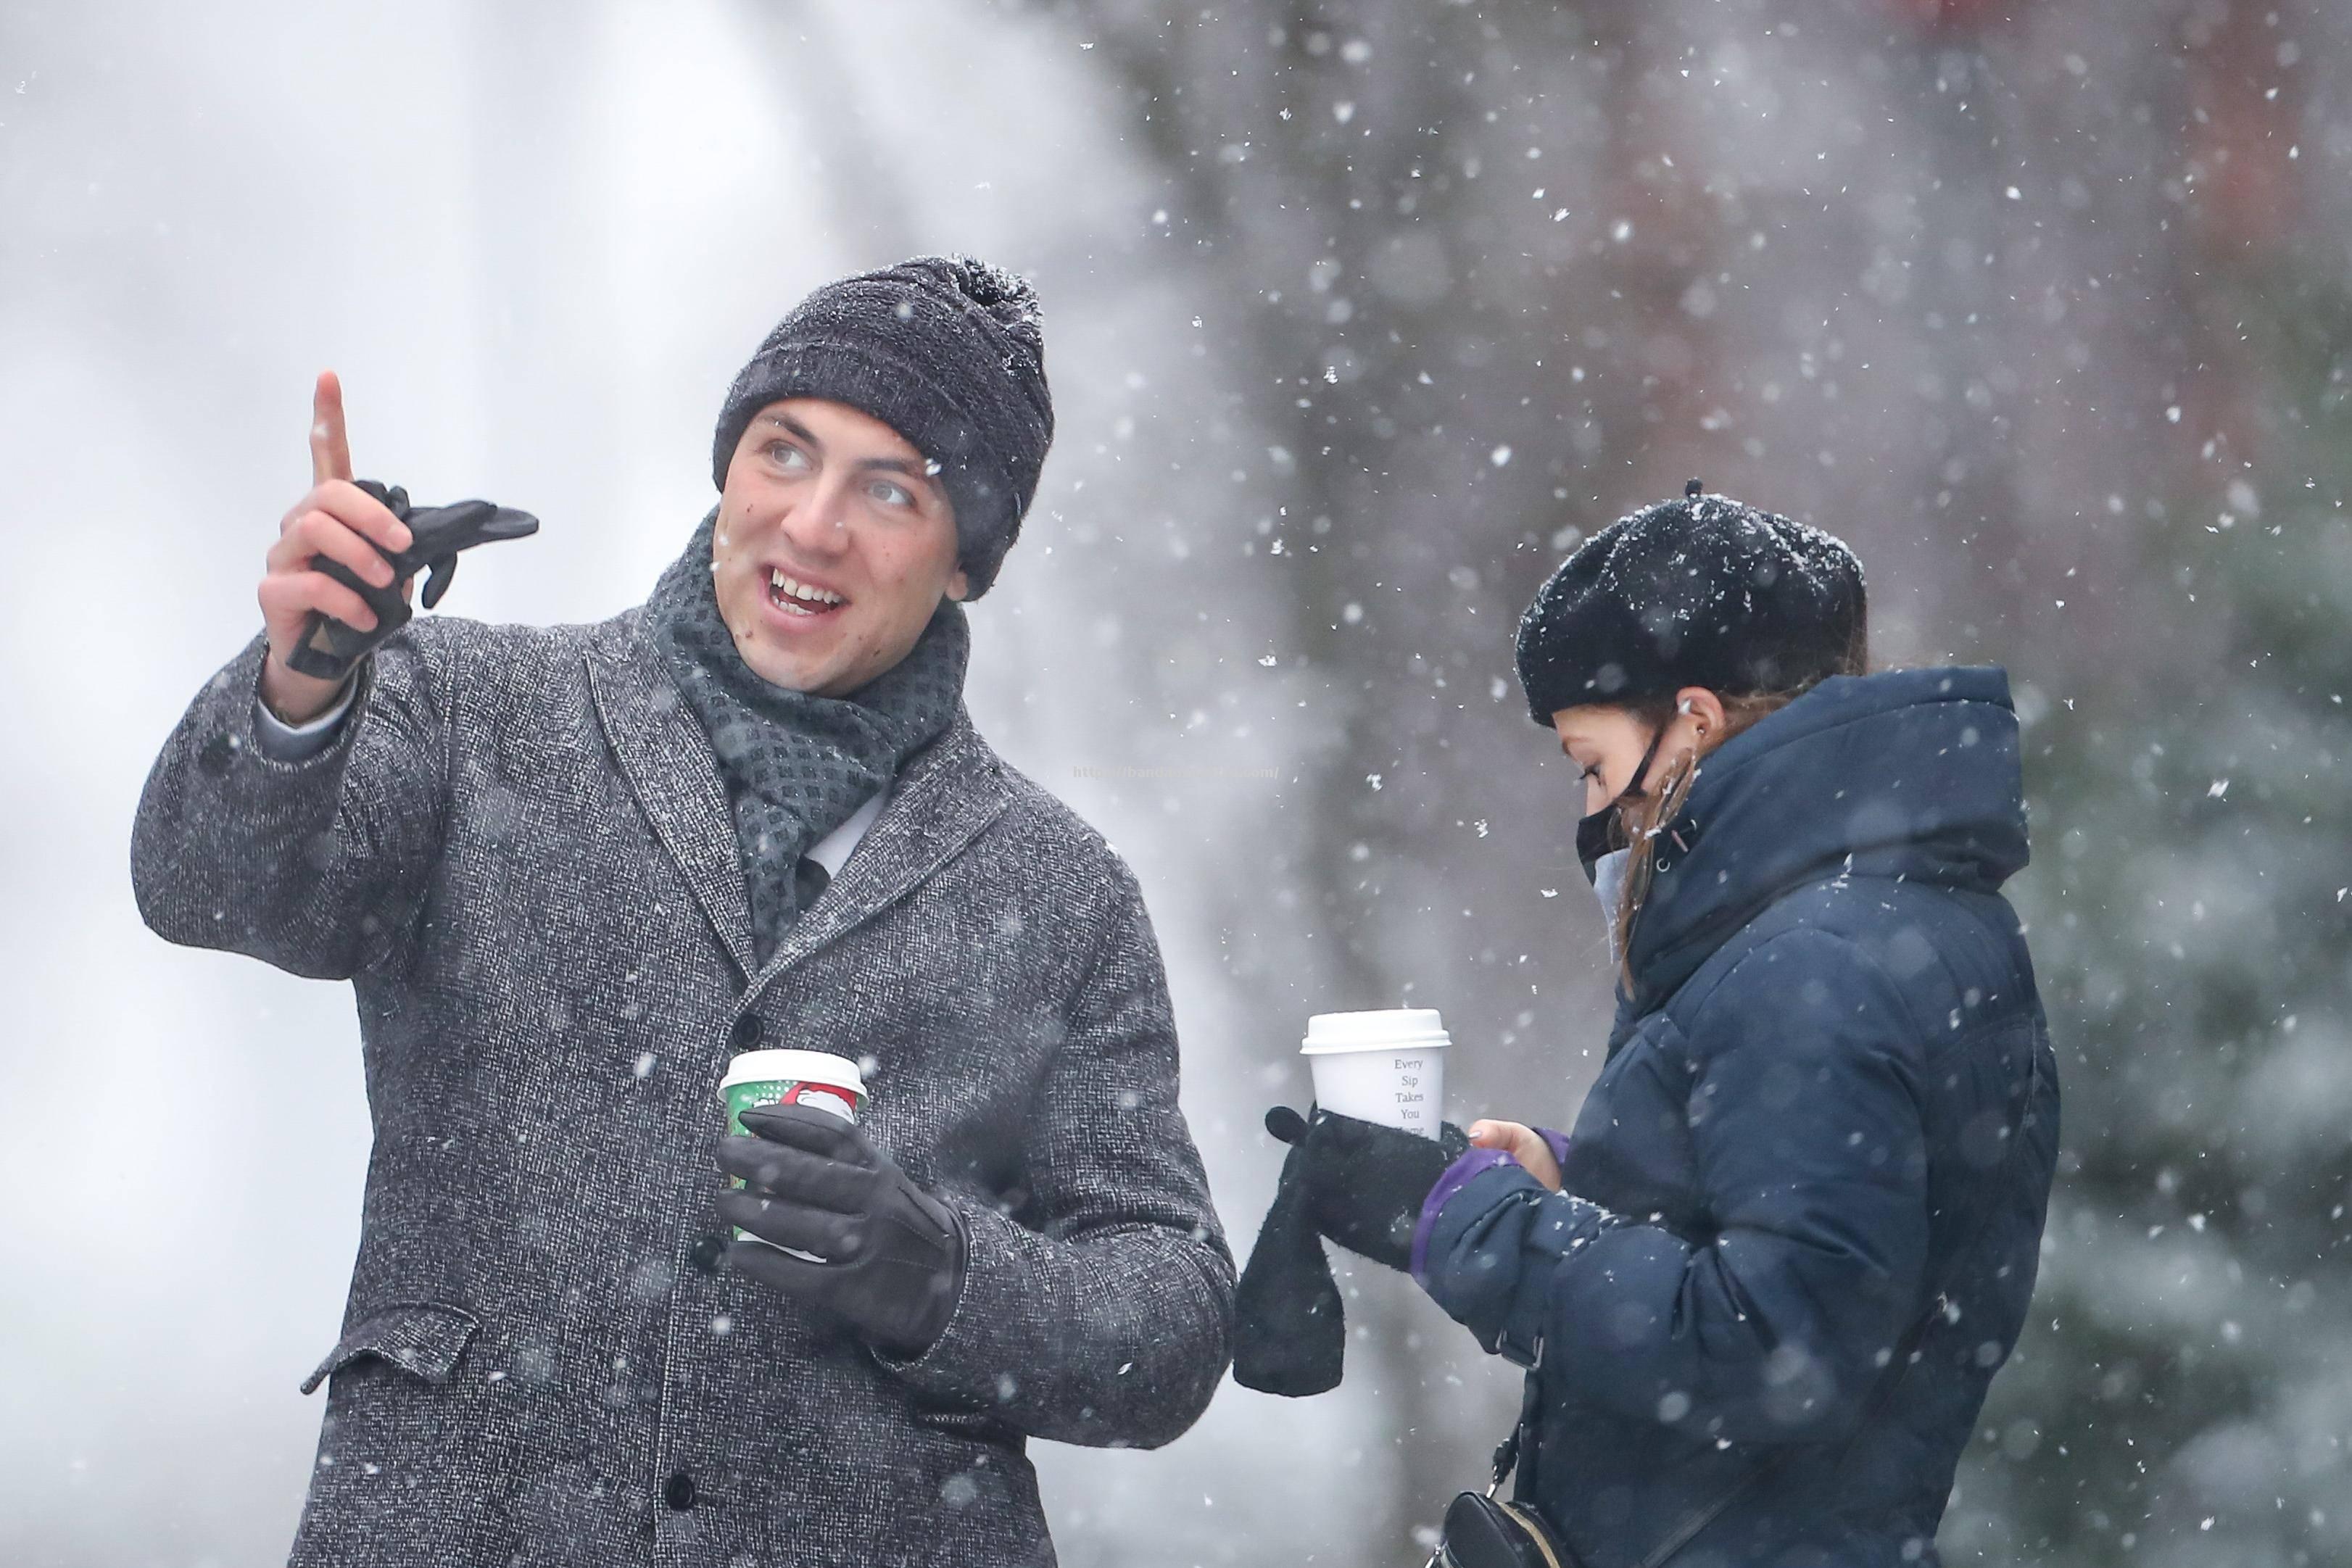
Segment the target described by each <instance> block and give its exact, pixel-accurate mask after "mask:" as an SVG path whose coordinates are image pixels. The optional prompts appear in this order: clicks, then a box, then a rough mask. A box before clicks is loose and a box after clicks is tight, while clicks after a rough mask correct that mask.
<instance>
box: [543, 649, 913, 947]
mask: <svg viewBox="0 0 2352 1568" xmlns="http://www.w3.org/2000/svg"><path fill="white" fill-rule="evenodd" d="M640 619H641V617H640V616H632V617H628V618H625V621H624V622H623V624H624V626H625V627H626V628H627V629H628V630H630V631H633V632H634V631H635V628H636V623H637V622H638V621H639V620H640ZM616 644H617V645H614V644H608V645H606V646H605V647H604V648H602V649H592V650H591V651H590V653H588V655H587V661H588V686H589V690H590V691H591V692H593V694H594V695H595V701H596V714H597V716H598V718H599V719H600V720H601V721H602V722H603V724H604V738H605V739H606V741H607V742H608V743H609V744H610V745H611V746H612V748H613V755H614V757H615V758H619V759H620V764H621V771H622V773H623V774H624V775H625V776H626V777H627V779H628V780H629V788H630V789H632V790H634V791H635V794H636V797H637V803H638V804H639V805H640V806H642V807H643V808H644V809H645V813H646V821H649V822H651V823H652V824H653V830H654V836H655V837H656V838H658V839H659V840H660V841H661V844H662V848H664V849H665V850H667V851H668V852H669V856H670V859H672V860H674V861H676V862H677V869H678V871H679V872H680V873H683V874H684V875H685V877H686V884H687V886H688V887H689V888H691V889H693V891H694V898H695V902H696V903H698V904H701V905H702V913H703V914H704V915H706V916H707V917H708V918H709V921H710V925H711V929H712V930H714V931H716V932H717V933H718V934H719V941H720V942H721V943H723V944H725V946H726V948H727V951H728V953H729V955H730V956H732V957H733V958H734V960H735V967H736V968H737V969H738V970H740V972H742V973H743V974H746V975H749V974H750V973H751V903H750V899H749V896H748V895H747V894H745V892H744V890H743V866H742V862H741V860H740V858H739V852H738V851H737V849H736V843H735V821H734V818H733V816H732V815H731V814H730V812H729V811H728V809H727V788H726V786H725V785H724V784H722V783H720V782H719V759H718V758H717V757H715V756H713V755H712V753H711V750H710V741H709V737H706V736H705V735H704V734H703V733H702V726H701V725H700V724H698V722H696V720H695V717H694V715H693V714H692V713H691V712H690V711H688V708H687V706H686V700H685V699H684V698H683V697H681V696H680V695H678V691H677V683H676V682H674V681H672V680H671V679H670V677H669V672H668V671H667V669H665V668H663V667H662V664H661V659H660V656H659V654H657V653H656V652H655V650H654V648H653V647H652V645H651V644H650V643H647V642H646V639H645V638H644V636H643V635H642V634H639V635H634V636H628V637H626V638H625V639H619V640H616ZM877 826H878V824H877Z"/></svg>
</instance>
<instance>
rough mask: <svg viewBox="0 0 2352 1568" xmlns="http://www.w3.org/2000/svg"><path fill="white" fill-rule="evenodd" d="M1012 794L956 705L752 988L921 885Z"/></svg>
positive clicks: (977, 833) (757, 988) (755, 990)
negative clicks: (831, 882)
mask: <svg viewBox="0 0 2352 1568" xmlns="http://www.w3.org/2000/svg"><path fill="white" fill-rule="evenodd" d="M1011 798H1012V794H1011V791H1010V790H1009V789H1007V788H1006V787H1005V783H1004V775H1003V771H1002V770H1001V769H1000V768H999V767H998V765H997V761H996V757H995V754H994V753H993V752H992V751H991V750H990V749H989V747H988V743H987V742H986V741H984V740H982V739H981V737H980V734H979V732H978V731H977V730H975V729H973V728H972V727H971V716H970V715H968V714H966V713H965V712H964V710H963V708H962V706H961V705H959V706H957V708H956V716H955V717H954V719H953V720H952V721H950V724H949V725H948V727H947V728H946V729H944V730H942V731H941V732H940V736H939V738H938V739H936V740H934V741H932V742H931V743H930V744H929V746H927V747H924V748H923V749H922V750H921V751H919V752H918V753H917V754H916V755H915V757H914V758H912V759H911V760H910V761H909V762H908V764H907V767H906V769H905V770H904V771H903V772H902V773H900V775H899V776H898V784H897V786H896V787H895V788H894V789H892V790H891V791H890V798H889V800H888V801H887V803H886V804H885V805H884V806H883V808H882V814H881V815H880V816H878V817H877V818H875V819H874V825H873V826H872V827H871V828H868V829H867V830H866V836H865V837H864V838H863V839H861V840H859V841H858V844H857V848H856V852H853V853H852V854H851V855H850V857H849V861H848V863H847V864H845V865H844V866H843V867H842V868H841V874H840V875H839V876H837V877H835V879H834V880H833V884H832V885H831V886H830V887H828V888H826V889H825V891H824V897H822V898H820V899H818V900H817V901H816V903H815V904H813V905H812V906H810V908H809V910H808V911H807V913H806V914H804V915H802V916H801V918H800V921H799V923H798V924H797V925H794V926H793V928H792V929H791V930H790V931H788V932H786V933H785V934H784V939H783V941H782V943H781V944H780V945H778V946H777V948H776V950H775V952H774V953H772V954H771V955H770V956H769V958H768V962H767V964H766V965H765V967H762V968H761V970H760V972H759V973H758V974H757V975H755V976H754V977H752V980H751V991H752V993H753V994H754V995H756V994H757V993H758V992H759V991H760V990H761V988H762V987H764V986H766V985H767V984H768V983H769V982H770V981H772V980H773V979H774V978H775V977H777V976H778V975H780V974H782V973H783V972H784V971H785V970H786V969H788V968H790V967H793V965H794V964H797V963H799V962H800V961H801V960H802V959H803V958H805V957H807V956H809V955H810V954H812V953H814V952H815V951H816V950H817V949H818V948H820V947H822V946H824V945H825V944H826V943H828V942H831V941H833V940H834V939H835V938H836V937H839V936H845V935H846V934H848V933H849V932H851V931H853V930H855V929H856V928H857V927H858V926H859V925H864V924H865V923H866V921H867V920H870V919H872V918H873V917H874V916H875V915H879V914H880V913H881V912H882V911H883V910H885V909H887V908H888V907H889V906H890V905H891V904H896V903H897V902H898V900H899V899H901V898H903V897H905V896H906V895H907V894H908V893H911V892H912V891H914V889H915V888H917V887H919V886H920V885H921V884H922V883H923V881H924V880H925V879H926V878H928V877H929V876H930V875H931V873H934V872H936V871H938V870H939V869H940V867H941V866H943V865H945V864H947V862H949V861H950V860H953V859H954V858H955V856H956V855H957V853H958V852H961V850H962V849H963V847H964V846H965V845H966V844H969V843H970V842H971V841H972V840H973V839H975V838H977V837H979V836H980V833H981V831H982V829H984V828H986V827H987V826H988V824H989V823H991V822H992V821H995V820H996V818H997V816H998V814H999V813H1001V812H1002V811H1003V810H1004V807H1005V804H1006V802H1007V801H1008V800H1010V799H1011Z"/></svg>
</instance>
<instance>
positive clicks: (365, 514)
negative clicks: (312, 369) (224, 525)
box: [257, 371, 410, 724]
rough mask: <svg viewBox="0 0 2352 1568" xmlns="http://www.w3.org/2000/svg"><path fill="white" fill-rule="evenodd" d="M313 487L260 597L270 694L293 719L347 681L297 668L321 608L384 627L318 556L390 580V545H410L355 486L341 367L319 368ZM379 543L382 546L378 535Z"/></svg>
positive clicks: (270, 561) (314, 711)
mask: <svg viewBox="0 0 2352 1568" xmlns="http://www.w3.org/2000/svg"><path fill="white" fill-rule="evenodd" d="M310 407H311V419H310V491H309V493H308V494H306V495H305V496H304V497H302V498H301V499H300V500H299V501H297V502H295V503H294V505H293V506H292V507H290V508H289V510H288V511H287V513H286V516H285V517H283V518H281V519H280V520H279V522H278V542H277V543H276V544H273V545H272V546H270V547H269V553H268V557H267V558H266V562H267V568H268V570H266V571H265V572H264V574H263V576H262V579H261V588H260V591H259V592H258V595H257V597H258V598H259V600H260V601H261V618H262V623H263V625H264V626H265V627H266V628H267V629H268V634H269V657H268V660H267V661H265V662H264V663H263V664H262V667H261V699H262V701H264V702H266V703H268V705H269V708H270V711H271V712H272V713H275V714H276V715H278V717H280V718H282V719H284V720H286V721H287V722H288V723H289V724H300V723H302V722H304V721H305V720H308V719H312V718H316V717H317V716H319V715H320V714H322V713H324V712H325V711H326V710H327V709H328V708H329V707H331V706H333V704H334V701H335V697H336V695H337V694H338V693H339V692H341V690H342V687H343V684H344V683H343V682H342V681H332V680H320V679H319V678H317V677H316V676H312V675H306V674H302V673H301V672H300V671H299V670H295V669H293V668H291V667H289V665H288V664H287V655H288V654H289V653H290V652H291V651H292V650H293V648H294V646H295V644H296V643H298V642H299V640H300V638H301V635H302V630H303V627H304V625H305V624H306V623H307V622H309V620H310V612H312V611H314V610H315V611H317V612H320V613H321V614H324V615H329V616H331V617H333V618H334V619H335V620H338V621H341V622H343V623H344V624H345V625H348V626H351V627H353V628H355V629H357V630H359V631H362V632H367V631H372V630H373V629H374V627H375V624H376V615H375V612H374V611H373V610H370V609H369V608H368V606H367V601H365V600H363V599H362V598H361V597H360V596H359V595H358V594H356V593H354V592H352V590H351V589H350V588H348V587H346V586H345V585H343V584H342V583H340V582H337V581H336V580H334V579H333V578H331V577H329V576H328V575H327V574H326V573H325V572H323V571H320V570H318V569H317V568H316V567H315V566H313V565H312V564H311V558H313V557H314V556H325V557H327V558H328V559H330V560H333V561H337V562H340V563H341V565H343V566H344V567H346V568H348V569H349V570H351V571H352V574H353V575H354V576H356V577H358V578H359V579H360V580H362V581H364V582H367V583H370V584H373V586H376V587H379V588H381V587H384V586H386V585H388V584H389V583H390V582H391V581H392V580H393V570H392V563H391V562H390V561H388V560H386V559H384V558H383V553H382V552H380V551H379V549H377V546H381V547H382V549H383V551H397V550H403V549H407V548H408V546H409V542H410V540H409V531H408V525H407V524H405V523H404V522H402V521H401V520H400V519H399V518H398V517H394V516H393V514H392V509H391V508H390V507H386V506H385V505H384V504H383V502H381V501H379V500H377V499H376V498H375V497H373V496H371V495H369V494H368V493H367V492H366V491H364V490H362V489H361V488H360V487H359V486H357V485H354V484H352V449H351V442H350V440H349V438H348V437H347V436H346V435H345V434H344V432H343V389H342V383H341V382H339V381H337V380H336V378H335V372H334V371H320V374H319V384H318V387H317V389H316V391H315V392H313V393H312V397H311V405H310ZM371 540H373V541H374V542H373V544H372V543H370V541H371Z"/></svg>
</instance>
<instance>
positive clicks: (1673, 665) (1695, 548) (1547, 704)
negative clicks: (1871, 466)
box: [1518, 479, 1866, 729]
mask: <svg viewBox="0 0 2352 1568" xmlns="http://www.w3.org/2000/svg"><path fill="white" fill-rule="evenodd" d="M1702 489H1703V486H1701V485H1700V484H1699V482H1698V481H1697V480H1696V479H1694V480H1692V481H1691V482H1690V484H1689V486H1687V487H1686V488H1685V491H1684V493H1683V495H1682V496H1680V497H1676V498H1675V499H1673V500H1666V501H1660V502H1657V503H1656V504H1654V505H1653V506H1648V507H1643V508H1642V509H1641V510H1640V511H1638V512H1635V513H1633V515H1632V516H1630V517H1620V518H1619V519H1618V520H1617V521H1615V522H1613V523H1612V524H1610V525H1609V526H1608V527H1607V528H1603V529H1601V531H1600V532H1599V533H1597V534H1595V535H1593V536H1592V537H1591V538H1589V539H1587V540H1585V541H1584V543H1582V544H1581V545H1580V546H1578V547H1577V549H1576V551H1575V553H1573V554H1572V555H1570V557H1569V558H1568V559H1566V560H1565V561H1562V562H1561V563H1560V566H1559V570H1557V571H1554V572H1553V573H1552V574H1551V577H1550V580H1549V581H1547V582H1545V584H1544V585H1543V587H1542V588H1541V589H1540V590H1538V592H1537V594H1536V597H1535V602H1534V603H1532V604H1530V605H1528V611H1527V613H1526V614H1524V615H1522V616H1520V617H1519V635H1518V663H1519V685H1520V686H1521V688H1522V689H1524V690H1525V691H1526V693H1527V697H1528V713H1529V714H1530V715H1531V716H1533V717H1534V719H1535V721H1536V723H1538V724H1539V725H1542V726H1543V727H1545V728H1547V729H1549V728H1550V727H1551V716H1552V715H1553V714H1554V713H1555V712H1557V711H1558V710H1559V709H1561V708H1564V707H1576V706H1581V705H1583V704H1586V703H1610V704H1619V705H1622V704H1632V703H1636V702H1640V701H1642V700H1643V699H1644V698H1648V697H1655V696H1661V695H1669V694H1671V693H1674V692H1676V691H1679V690H1681V689H1682V688H1683V687H1685V686H1705V687H1706V689H1707V690H1709V691H1712V692H1716V693H1717V694H1720V695H1727V696H1729V695H1754V694H1757V693H1762V692H1780V691H1790V690H1795V689H1798V688H1801V687H1804V686H1808V685H1811V684H1812V683H1814V682H1815V681H1818V680H1820V679H1821V678H1822V677H1823V676H1824V675H1830V674H1837V673H1838V672H1839V671H1841V670H1843V669H1844V668H1845V667H1846V666H1847V665H1848V664H1849V663H1851V662H1852V660H1853V658H1854V656H1855V655H1856V653H1858V651H1859V649H1860V647H1861V645H1862V639H1863V638H1864V634H1865V630H1864V629H1865V625H1866V619H1865V613H1864V590H1863V577H1862V562H1861V561H1859V560H1857V559H1854V554H1853V551H1852V550H1850V549H1847V548H1846V546H1845V543H1844V541H1843V540H1842V539H1839V538H1836V537H1835V536H1833V535H1831V534H1827V533H1824V532H1822V530H1821V529H1819V528H1808V527H1807V526H1806V525H1804V524H1802V523H1798V522H1791V521H1790V519H1788V518H1787V517H1776V516H1774V515H1773V514H1772V513H1770V512H1767V511H1763V510H1761V509H1759V508H1758V507H1751V506H1748V504H1747V503H1745V502H1743V501H1735V500H1733V499H1732V498H1731V497H1728V496H1716V495H1706V494H1702V493H1701V492H1702Z"/></svg>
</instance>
